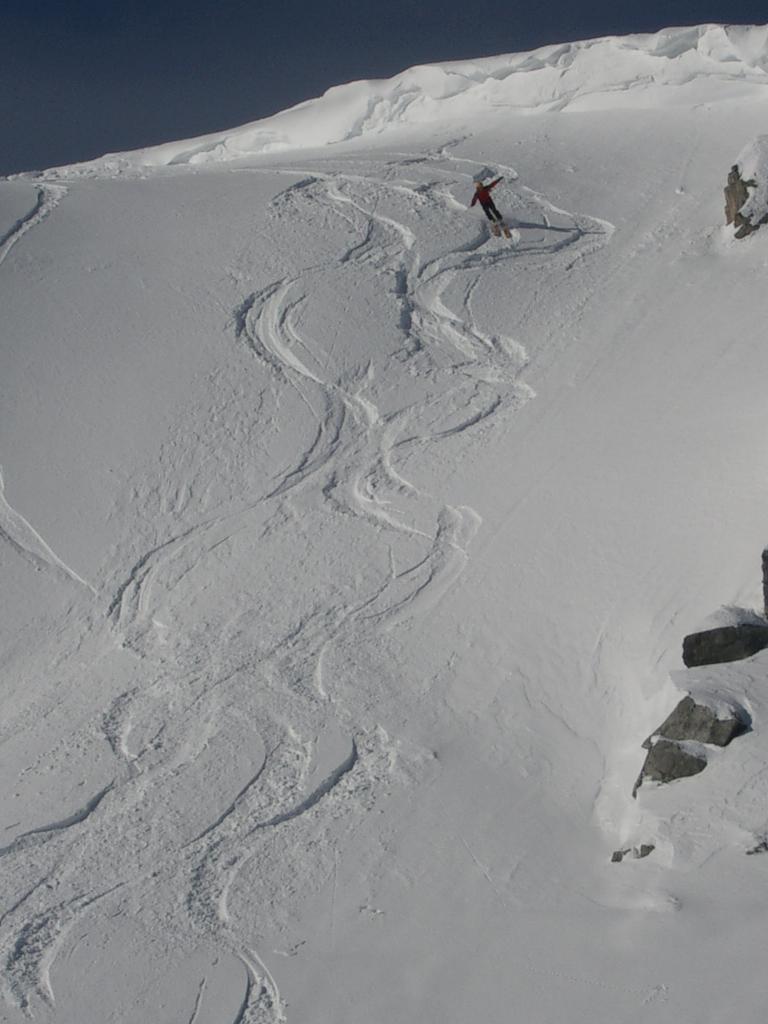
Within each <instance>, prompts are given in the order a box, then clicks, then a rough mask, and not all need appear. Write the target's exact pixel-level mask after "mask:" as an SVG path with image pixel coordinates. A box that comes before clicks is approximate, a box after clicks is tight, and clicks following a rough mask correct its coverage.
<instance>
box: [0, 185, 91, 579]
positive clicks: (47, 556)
mask: <svg viewBox="0 0 768 1024" xmlns="http://www.w3.org/2000/svg"><path fill="white" fill-rule="evenodd" d="M67 191H68V190H67V188H66V186H64V185H59V184H50V183H44V184H41V185H40V186H39V187H38V189H37V199H36V201H35V205H34V206H33V207H32V209H31V210H30V211H29V213H27V214H26V215H25V216H24V217H21V218H20V219H19V220H18V221H16V223H15V224H14V225H13V226H12V227H11V228H10V229H9V230H8V231H7V232H6V233H5V234H4V235H3V236H2V237H0V266H2V264H3V263H4V262H5V260H6V259H7V258H8V255H9V254H10V252H11V249H12V248H13V247H14V245H16V244H17V242H19V241H21V239H22V238H23V237H24V235H25V234H26V233H27V232H28V231H31V230H32V228H34V227H36V226H37V225H38V224H40V223H42V221H44V220H45V219H46V217H48V216H49V215H50V214H51V213H52V212H53V210H55V208H56V207H57V206H58V205H59V203H60V202H61V201H62V200H63V199H64V197H65V196H66V194H67ZM0 540H3V541H5V542H6V543H7V544H9V545H10V546H11V547H12V548H13V549H14V550H15V551H16V552H17V553H18V554H19V555H21V557H22V558H24V559H25V561H27V562H28V563H29V564H31V565H32V566H33V567H34V568H35V569H36V570H46V571H49V572H54V573H55V574H56V575H59V576H64V577H66V578H67V579H69V580H70V581H72V582H74V583H77V584H79V585H80V586H82V587H85V588H86V589H87V590H90V592H91V593H92V594H94V595H95V594H96V590H95V588H94V587H93V586H92V585H91V584H90V583H88V582H87V581H86V580H84V579H83V578H82V577H81V576H79V575H78V573H76V572H75V571H74V569H72V568H70V566H68V565H66V563H65V562H63V561H62V560H61V559H60V558H59V557H58V556H57V555H56V554H55V553H54V552H53V551H52V550H51V548H50V547H49V546H48V544H47V543H46V542H45V540H44V539H43V538H42V537H41V536H40V534H39V533H38V532H37V531H36V530H35V529H34V527H33V526H32V525H31V524H30V523H29V522H27V520H26V519H25V518H24V517H23V516H22V515H21V514H20V513H19V512H17V511H16V510H15V509H14V508H12V507H11V505H9V503H8V501H7V499H6V497H5V481H4V479H3V473H2V467H0Z"/></svg>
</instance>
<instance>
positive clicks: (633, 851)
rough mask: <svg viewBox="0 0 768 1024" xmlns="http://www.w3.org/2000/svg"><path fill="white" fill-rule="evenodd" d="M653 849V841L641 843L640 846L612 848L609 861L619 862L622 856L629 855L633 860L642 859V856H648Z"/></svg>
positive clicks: (622, 858)
mask: <svg viewBox="0 0 768 1024" xmlns="http://www.w3.org/2000/svg"><path fill="white" fill-rule="evenodd" d="M655 849H656V847H655V845H654V844H653V843H641V845H640V846H629V847H627V848H626V849H625V850H614V852H613V854H612V855H611V862H612V863H613V864H621V862H622V861H623V860H624V858H625V857H629V856H630V855H631V856H632V857H633V858H634V859H635V860H642V858H643V857H650V855H651V854H652V853H653V851H654V850H655Z"/></svg>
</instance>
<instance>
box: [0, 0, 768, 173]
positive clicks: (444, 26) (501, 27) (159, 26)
mask: <svg viewBox="0 0 768 1024" xmlns="http://www.w3.org/2000/svg"><path fill="white" fill-rule="evenodd" d="M767 20H768V10H766V7H765V4H764V3H756V2H747V0H743V2H742V0H729V2H727V3H726V2H724V0H699V2H697V3H696V2H690V0H645V2H642V3H640V2H633V0H624V2H623V3H622V2H616V0H592V2H589V0H587V2H581V3H578V2H577V3H573V2H571V3H564V2H562V0H547V2H546V3H531V2H530V0H526V2H524V3H523V2H520V3H504V2H503V0H499V2H496V3H494V2H488V0H486V2H485V3H482V4H480V3H475V4H471V3H467V2H459V0H440V2H437V0H416V2H415V3H414V2H412V0H358V2H356V3H353V2H334V0H315V2H308V0H273V2H272V3H264V2H263V0H220V2H219V3H217V4H214V3H211V2H205V0H187V2H185V3H182V2H180V0H152V2H149V0H117V3H115V2H114V0H58V2H55V3H54V2H50V0H37V2H35V3H31V2H30V0H3V9H2V13H1V14H0V174H8V173H11V172H13V171H16V170H29V169H33V168H42V167H50V166H52V165H54V164H60V163H70V162H73V161H75V160H82V159H88V158H90V157H94V156H99V155H101V154H102V153H105V152H109V151H115V150H126V149H134V148H137V147H139V146H145V145H150V144H153V143H158V142H164V141H168V140H170V139H178V138H187V137H189V136H192V135H200V134H203V133H205V132H210V131H216V130H218V129H222V128H228V127H234V126H235V125H238V124H242V123H244V122H246V121H252V120H255V119H257V118H259V117H264V116H266V115H268V114H271V113H274V112H275V111H277V110H281V109H283V108H285V107H287V106H291V105H292V104H294V103H298V102H299V101H300V100H303V99H307V98H309V97H311V96H316V95H319V94H320V93H321V92H323V91H324V90H325V89H327V88H328V87H329V86H331V85H337V84H339V83H341V82H345V81H350V80H352V79H356V78H383V77H389V76H390V75H393V74H396V73H397V72H398V71H401V70H403V69H404V68H406V67H409V66H411V65H412V64H420V63H427V62H430V61H438V60H448V59H460V58H464V57H478V56H483V55H487V54H496V53H505V52H512V51H517V50H528V49H532V48H533V47H536V46H540V45H543V44H545V43H550V42H566V41H570V40H575V39H584V38H588V37H591V36H596V35H612V34H623V33H627V32H645V31H655V30H656V29H659V28H663V27H666V26H668V25H690V24H699V23H702V22H710V21H714V22H718V21H720V22H722V21H727V22H731V23H757V24H760V23H763V22H765V21H767Z"/></svg>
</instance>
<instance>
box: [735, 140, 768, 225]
mask: <svg viewBox="0 0 768 1024" xmlns="http://www.w3.org/2000/svg"><path fill="white" fill-rule="evenodd" d="M725 222H726V224H733V225H734V227H735V228H736V233H735V237H736V238H745V237H746V236H747V235H750V234H752V232H753V231H757V229H758V228H759V227H760V225H761V224H766V223H768V135H759V136H758V137H757V138H756V139H753V140H752V142H750V143H749V144H748V145H747V146H745V147H744V149H743V150H742V151H741V153H740V154H739V159H738V161H737V162H736V163H735V164H734V165H733V167H732V168H731V170H730V172H729V173H728V184H727V185H726V186H725Z"/></svg>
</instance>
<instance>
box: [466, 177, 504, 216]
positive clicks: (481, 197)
mask: <svg viewBox="0 0 768 1024" xmlns="http://www.w3.org/2000/svg"><path fill="white" fill-rule="evenodd" d="M500 181H504V179H503V178H496V180H495V181H492V182H491V183H490V184H489V185H484V184H483V183H482V181H476V182H475V194H474V195H473V196H472V202H471V203H470V204H469V205H470V206H474V205H475V203H480V205H481V206H482V208H483V212H484V213H485V216H486V217H487V218H488V220H489V221H490V222H491V224H499V225H500V224H502V222H503V220H504V218H503V217H502V215H501V214H500V213H499V211H498V210H497V209H496V204H495V203H494V201H493V198H492V196H491V189H494V188H496V186H497V185H498V184H499V182H500Z"/></svg>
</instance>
